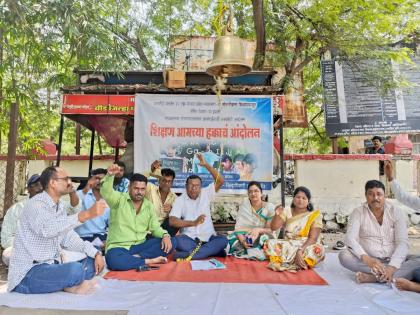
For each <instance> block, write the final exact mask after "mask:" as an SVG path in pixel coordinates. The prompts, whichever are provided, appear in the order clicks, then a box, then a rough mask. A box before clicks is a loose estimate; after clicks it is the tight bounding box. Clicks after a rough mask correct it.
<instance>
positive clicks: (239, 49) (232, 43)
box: [206, 15, 251, 77]
mask: <svg viewBox="0 0 420 315" xmlns="http://www.w3.org/2000/svg"><path fill="white" fill-rule="evenodd" d="M229 20H230V21H229V23H228V25H227V27H226V28H225V30H224V34H223V36H220V37H218V38H217V39H216V42H215V43H214V50H213V60H212V62H211V64H210V66H209V67H208V68H207V70H206V72H207V73H208V74H209V75H212V76H215V77H236V76H240V75H244V74H246V73H248V72H249V71H251V67H250V66H249V65H248V64H247V63H246V60H245V47H244V43H243V41H242V39H240V38H239V37H236V36H234V35H233V33H232V26H231V25H232V15H230V17H229Z"/></svg>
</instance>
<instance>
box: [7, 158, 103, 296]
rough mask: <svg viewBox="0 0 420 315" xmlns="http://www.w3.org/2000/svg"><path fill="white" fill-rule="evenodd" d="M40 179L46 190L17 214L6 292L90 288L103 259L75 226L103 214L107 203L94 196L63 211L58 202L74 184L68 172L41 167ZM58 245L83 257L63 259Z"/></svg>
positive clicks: (32, 292) (28, 292)
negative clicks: (84, 205) (87, 204)
mask: <svg viewBox="0 0 420 315" xmlns="http://www.w3.org/2000/svg"><path fill="white" fill-rule="evenodd" d="M40 181H41V184H42V186H43V189H44V192H42V193H40V194H38V195H36V196H35V197H33V198H31V199H30V200H29V201H28V202H27V204H26V206H25V207H24V209H23V211H22V215H21V217H20V221H19V226H18V230H17V234H16V237H15V240H14V245H13V248H14V251H13V254H12V257H11V259H10V266H9V275H8V291H15V292H19V293H25V294H36V293H50V292H56V291H62V290H64V291H66V292H70V293H76V294H86V293H89V292H90V291H91V290H92V289H93V286H94V282H93V281H92V280H91V279H92V278H93V277H94V276H95V274H96V275H97V274H99V273H100V272H101V271H102V269H103V268H104V259H103V257H102V255H101V252H100V251H98V250H97V249H96V248H95V247H94V246H93V245H92V244H91V243H90V242H87V241H83V240H82V239H81V238H80V237H79V236H78V235H77V233H76V232H75V231H74V230H73V229H74V228H75V227H78V226H79V225H81V224H82V223H84V222H86V221H87V220H90V219H93V218H95V217H97V216H100V215H102V214H103V213H104V210H105V208H106V207H107V205H106V203H105V202H104V201H98V202H96V203H95V204H94V205H93V206H92V207H91V208H90V209H88V210H87V211H82V212H79V213H77V214H74V215H70V216H67V214H66V211H65V209H64V208H63V204H62V202H61V201H60V197H62V196H64V195H66V194H68V193H69V190H70V189H72V186H71V179H70V177H69V176H68V174H67V172H66V171H65V170H64V169H62V168H59V167H55V166H50V167H47V168H46V169H45V170H44V171H43V172H42V174H41V179H40ZM62 249H68V250H71V251H76V252H82V253H85V254H86V255H87V257H86V258H85V259H82V260H80V261H76V262H70V263H63V262H62V261H61V258H60V251H61V250H62Z"/></svg>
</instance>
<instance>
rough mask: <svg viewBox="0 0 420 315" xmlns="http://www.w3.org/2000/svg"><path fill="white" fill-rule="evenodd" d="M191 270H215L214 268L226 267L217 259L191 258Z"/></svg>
mask: <svg viewBox="0 0 420 315" xmlns="http://www.w3.org/2000/svg"><path fill="white" fill-rule="evenodd" d="M191 269H192V270H215V269H226V266H225V265H224V264H222V263H221V262H220V261H218V260H217V259H214V258H212V259H210V260H192V261H191Z"/></svg>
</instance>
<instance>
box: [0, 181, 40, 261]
mask: <svg viewBox="0 0 420 315" xmlns="http://www.w3.org/2000/svg"><path fill="white" fill-rule="evenodd" d="M39 179H40V176H39V175H38V174H33V175H32V176H31V177H30V178H29V179H28V182H27V184H26V188H27V190H28V194H29V198H26V199H25V200H22V201H20V202H17V203H15V204H14V205H13V206H11V207H10V208H9V209H8V210H7V212H6V215H5V216H4V218H3V224H2V226H1V246H2V247H3V249H4V250H3V253H2V260H3V263H4V264H5V265H6V266H9V260H10V256H11V255H12V250H13V240H14V238H15V235H16V230H17V226H18V222H19V218H20V215H21V213H22V209H23V207H24V206H25V205H26V203H27V202H28V200H29V199H30V198H32V197H33V196H35V195H37V194H39V193H40V192H42V185H41V182H40V181H39Z"/></svg>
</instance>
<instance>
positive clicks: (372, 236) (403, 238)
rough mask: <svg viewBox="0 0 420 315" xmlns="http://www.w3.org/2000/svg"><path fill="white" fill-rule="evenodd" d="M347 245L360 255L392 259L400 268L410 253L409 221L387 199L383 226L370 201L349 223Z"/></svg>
mask: <svg viewBox="0 0 420 315" xmlns="http://www.w3.org/2000/svg"><path fill="white" fill-rule="evenodd" d="M346 244H347V246H348V247H349V250H350V251H351V252H352V253H353V254H355V255H356V256H357V257H358V258H361V256H362V255H369V256H370V257H375V258H388V259H390V262H389V264H390V265H392V266H394V267H396V268H400V267H401V264H402V263H403V262H404V261H405V260H406V257H407V253H408V231H407V222H406V219H405V216H404V213H403V212H402V210H401V209H399V208H396V207H394V206H393V205H392V204H390V203H389V202H388V201H385V205H384V216H383V221H382V225H380V224H379V223H378V220H377V219H376V218H375V216H374V215H373V213H372V211H371V210H370V209H369V206H368V205H367V203H364V204H363V205H362V206H361V207H359V208H356V209H354V210H353V212H352V214H351V215H350V218H349V224H348V226H347V234H346Z"/></svg>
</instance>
